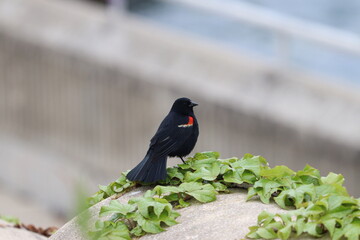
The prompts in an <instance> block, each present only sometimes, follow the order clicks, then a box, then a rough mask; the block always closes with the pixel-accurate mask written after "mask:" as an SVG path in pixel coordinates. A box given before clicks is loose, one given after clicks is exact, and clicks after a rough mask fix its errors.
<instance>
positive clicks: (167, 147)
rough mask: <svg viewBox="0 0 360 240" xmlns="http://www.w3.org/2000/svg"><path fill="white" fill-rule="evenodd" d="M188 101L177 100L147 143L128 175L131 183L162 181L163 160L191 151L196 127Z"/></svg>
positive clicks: (182, 155)
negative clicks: (148, 144)
mask: <svg viewBox="0 0 360 240" xmlns="http://www.w3.org/2000/svg"><path fill="white" fill-rule="evenodd" d="M196 105H197V104H196V103H194V102H192V101H191V100H190V99H188V98H179V99H177V100H176V101H175V102H174V104H173V106H172V108H171V110H170V112H169V114H168V115H167V116H166V117H165V118H164V120H163V121H162V122H161V124H160V126H159V128H158V130H157V132H156V133H155V135H154V137H153V138H152V139H151V141H150V146H149V150H148V151H147V153H146V155H145V157H144V159H143V160H142V161H141V162H140V163H139V164H138V165H137V166H136V167H135V168H134V169H132V170H131V171H130V172H129V173H128V174H127V176H126V177H127V178H128V179H129V180H131V181H139V182H144V183H152V182H156V181H158V180H164V179H165V178H166V162H167V157H168V156H169V157H180V158H182V157H184V156H186V155H188V154H189V153H190V152H191V151H192V150H193V148H194V147H195V144H196V141H197V138H198V136H199V126H198V122H197V120H196V117H195V115H194V111H193V107H194V106H196Z"/></svg>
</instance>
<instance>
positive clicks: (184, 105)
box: [171, 97, 198, 115]
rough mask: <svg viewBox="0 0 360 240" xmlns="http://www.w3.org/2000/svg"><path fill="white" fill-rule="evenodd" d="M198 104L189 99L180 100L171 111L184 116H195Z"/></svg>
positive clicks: (177, 100)
mask: <svg viewBox="0 0 360 240" xmlns="http://www.w3.org/2000/svg"><path fill="white" fill-rule="evenodd" d="M197 105H198V104H197V103H195V102H193V101H191V100H190V99H189V98H185V97H183V98H179V99H176V101H175V102H174V104H173V106H172V108H171V111H173V112H177V113H180V114H184V115H191V114H194V111H193V108H194V107H195V106H197Z"/></svg>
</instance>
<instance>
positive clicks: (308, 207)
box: [88, 152, 360, 240]
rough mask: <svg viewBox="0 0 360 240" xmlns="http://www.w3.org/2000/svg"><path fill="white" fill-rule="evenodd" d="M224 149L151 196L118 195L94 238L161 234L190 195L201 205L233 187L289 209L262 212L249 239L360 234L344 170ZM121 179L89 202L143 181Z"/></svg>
mask: <svg viewBox="0 0 360 240" xmlns="http://www.w3.org/2000/svg"><path fill="white" fill-rule="evenodd" d="M219 157H220V156H219V153H217V152H203V153H196V154H195V155H194V156H193V157H190V158H188V159H187V161H186V162H185V164H179V165H177V166H176V167H172V168H168V169H167V174H168V175H167V178H166V180H164V181H159V182H157V183H156V185H155V187H154V188H153V189H152V190H148V191H147V192H146V193H145V194H144V196H142V197H138V198H133V199H130V200H129V201H128V203H126V204H122V203H120V202H118V201H117V200H112V201H111V202H110V204H109V205H108V206H103V207H102V208H101V210H100V217H104V216H108V220H105V221H103V220H98V221H97V222H96V224H95V228H94V231H92V232H89V236H90V237H91V238H92V239H99V240H110V239H111V240H123V239H127V240H129V239H132V238H136V237H140V236H142V235H144V234H147V233H159V232H162V231H164V230H165V229H164V227H169V226H172V225H175V224H177V222H176V218H177V217H178V216H179V215H180V214H179V213H178V212H177V211H175V210H174V209H175V208H184V207H188V206H189V205H190V202H189V200H190V199H195V200H196V201H198V202H201V203H207V202H211V201H215V200H216V195H217V194H219V193H221V192H223V193H226V192H228V191H229V190H228V188H233V187H243V186H244V184H246V185H247V186H250V187H249V188H248V196H247V199H248V200H249V199H251V198H253V197H255V196H258V197H259V198H260V200H261V201H262V202H263V203H270V201H271V200H274V201H275V203H276V204H278V205H279V206H280V207H281V208H283V209H287V210H289V211H287V212H285V213H280V214H271V213H268V212H265V211H264V212H262V213H261V214H260V215H259V216H258V223H257V225H256V226H251V227H250V228H249V229H250V231H249V233H248V234H247V237H248V238H254V239H260V238H262V239H275V238H281V239H289V238H290V237H291V238H293V237H299V236H303V235H310V236H314V237H323V236H325V235H327V234H328V235H329V236H330V237H331V238H332V239H341V238H347V239H350V240H358V239H359V238H360V199H355V198H353V197H351V196H349V194H348V193H347V190H346V189H345V187H344V186H343V182H344V178H343V176H342V175H341V174H335V173H329V175H328V176H326V177H321V176H320V172H319V170H317V169H315V168H313V167H311V166H309V165H306V166H305V168H304V169H303V170H300V171H298V172H295V171H293V170H291V169H289V168H288V167H286V166H276V167H274V168H270V167H269V165H268V163H267V161H266V160H265V158H263V157H261V156H253V155H251V154H246V155H244V156H243V157H242V158H241V159H239V158H236V157H233V158H228V159H220V158H219ZM126 174H127V172H125V173H122V174H121V176H120V178H119V179H117V180H116V181H115V182H112V183H110V184H109V185H108V186H99V188H100V190H99V191H98V192H97V193H96V194H94V195H93V196H92V197H90V198H89V199H88V203H89V206H92V205H94V204H96V203H98V202H100V201H102V200H103V199H106V198H108V197H111V196H113V198H114V199H115V198H117V197H119V196H120V195H121V194H124V193H125V192H127V191H129V190H131V189H133V188H135V187H136V186H138V185H141V184H139V183H134V182H131V181H129V180H127V179H126Z"/></svg>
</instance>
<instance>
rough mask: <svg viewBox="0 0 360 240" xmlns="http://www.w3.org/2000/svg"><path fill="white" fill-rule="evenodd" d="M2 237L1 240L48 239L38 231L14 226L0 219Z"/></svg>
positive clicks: (0, 234) (0, 236)
mask: <svg viewBox="0 0 360 240" xmlns="http://www.w3.org/2000/svg"><path fill="white" fill-rule="evenodd" d="M0 239H1V240H45V239H48V238H46V237H43V236H41V235H39V234H37V233H33V232H29V231H27V230H24V229H18V228H13V227H12V225H11V224H8V223H6V222H4V221H2V220H0Z"/></svg>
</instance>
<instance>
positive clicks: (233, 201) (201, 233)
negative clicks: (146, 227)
mask: <svg viewBox="0 0 360 240" xmlns="http://www.w3.org/2000/svg"><path fill="white" fill-rule="evenodd" d="M145 190H147V189H146V188H142V189H140V190H139V189H136V190H135V191H133V192H130V193H127V194H125V195H124V196H122V197H121V198H119V199H118V200H119V201H120V202H122V203H126V202H127V201H128V200H129V199H130V198H132V197H137V196H140V195H142V194H143V193H144V192H145ZM109 201H110V200H109V199H106V200H104V201H102V202H100V203H98V204H97V205H95V206H93V207H92V208H91V209H90V214H88V216H89V219H90V220H89V222H90V223H94V222H95V221H96V219H98V212H99V209H100V208H101V206H103V205H106V204H109ZM177 211H178V212H179V213H180V214H181V216H180V217H178V218H177V221H178V222H179V224H177V225H174V226H172V227H169V228H166V231H165V232H162V233H159V234H149V235H145V236H143V237H141V239H144V240H146V239H148V240H150V239H157V240H169V239H173V240H184V239H185V240H186V239H201V240H214V239H226V240H232V239H234V240H235V239H243V238H245V235H246V234H247V233H248V227H249V226H252V225H255V224H256V222H257V216H258V214H259V213H261V212H262V211H269V212H272V213H277V212H284V210H282V209H280V208H279V207H278V206H277V205H275V204H262V203H261V202H260V201H258V200H251V201H248V202H247V201H246V190H239V189H234V190H233V191H232V193H230V194H221V195H218V196H217V200H216V201H214V202H211V203H206V204H199V203H195V204H192V205H191V206H190V207H187V208H183V209H179V210H177ZM77 221H78V220H77V219H76V218H75V219H73V220H71V221H70V222H68V223H67V224H65V225H64V226H63V227H62V228H60V229H59V230H58V231H57V232H56V233H55V234H54V235H53V236H51V237H50V240H63V239H66V240H86V239H87V238H86V237H84V235H83V233H82V232H81V231H80V230H79V228H78V225H77ZM302 239H305V238H302ZM306 239H307V238H306ZM309 239H311V238H309Z"/></svg>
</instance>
